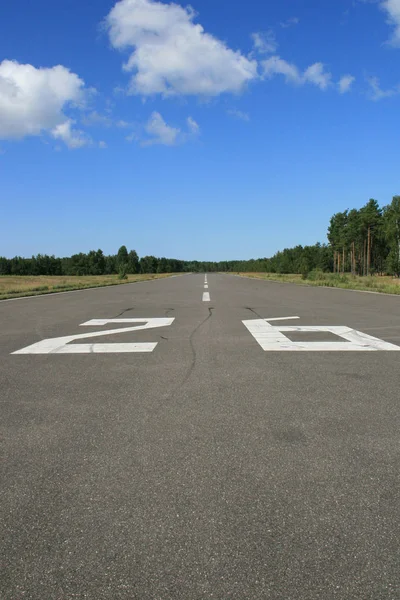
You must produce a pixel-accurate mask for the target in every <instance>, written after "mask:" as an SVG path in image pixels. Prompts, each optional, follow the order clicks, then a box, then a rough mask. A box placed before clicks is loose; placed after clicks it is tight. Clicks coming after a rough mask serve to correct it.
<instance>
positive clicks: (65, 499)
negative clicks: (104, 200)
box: [0, 274, 400, 600]
mask: <svg viewBox="0 0 400 600" xmlns="http://www.w3.org/2000/svg"><path fill="white" fill-rule="evenodd" d="M208 281H209V290H208V291H209V292H210V294H211V302H209V303H206V302H202V294H203V291H204V290H203V287H204V285H203V284H204V275H185V276H182V277H176V278H171V279H164V280H157V281H152V282H147V283H140V284H134V285H124V286H117V287H112V288H106V289H97V290H96V289H94V290H86V291H82V292H75V293H66V294H60V295H56V296H42V297H36V298H27V299H22V300H15V301H10V302H0V323H1V328H0V395H1V402H2V413H1V436H2V447H3V449H2V456H3V461H2V479H1V482H2V483H1V493H2V498H1V545H2V549H1V559H2V560H1V563H2V573H1V583H0V591H1V593H0V597H1V599H2V600H27V599H31V600H64V599H65V600H66V599H68V600H69V599H71V600H72V599H82V600H83V599H89V600H103V599H104V600H105V599H107V600H119V599H123V600H133V599H137V600H175V599H176V600H200V599H208V598H209V599H218V600H227V599H235V600H246V599H249V600H258V599H263V600H264V599H266V600H269V599H271V600H275V599H276V600H277V599H282V600H283V599H284V600H314V599H318V600H320V599H323V600H330V599H340V600H344V599H345V600H347V599H351V600H356V599H360V600H381V599H385V600H389V599H390V600H398V599H399V598H400V527H399V524H400V485H399V482H400V417H399V415H400V386H399V383H400V368H399V367H400V353H397V352H317V353H314V352H313V353H310V352H284V353H275V352H264V351H263V350H262V348H261V347H260V346H259V345H258V343H257V342H256V340H255V339H254V338H253V337H252V335H251V334H250V333H249V331H248V330H247V329H246V327H245V326H244V325H243V323H242V320H248V319H253V318H254V319H257V318H268V317H269V318H271V317H281V316H293V315H298V316H300V317H301V319H300V320H299V321H298V323H297V324H299V325H347V326H349V327H353V328H355V329H357V330H359V331H362V332H364V333H368V334H370V335H373V336H376V337H379V338H380V339H382V340H385V341H388V342H391V343H393V344H397V345H400V298H399V297H390V296H384V295H374V294H366V293H360V292H350V291H345V290H336V289H332V290H331V289H322V288H311V287H302V286H295V285H290V284H280V283H272V282H263V281H257V280H250V279H245V278H238V277H234V276H230V275H214V274H211V275H208ZM121 316H123V317H124V318H129V317H174V318H175V321H174V323H173V324H172V325H171V326H170V327H165V328H161V329H152V330H148V331H139V332H137V333H130V334H119V335H116V336H110V337H104V339H103V338H100V339H98V340H94V341H97V342H101V341H104V342H108V343H111V342H113V341H114V342H132V341H134V342H141V341H143V342H159V343H158V346H157V347H156V349H155V350H154V352H152V353H146V354H83V355H78V354H76V355H74V354H72V355H54V354H53V355H51V354H49V355H12V354H11V353H12V352H14V351H16V350H19V349H21V348H23V347H25V346H28V345H30V344H33V343H35V342H38V341H40V340H42V339H44V338H51V337H58V336H63V335H72V334H74V333H83V332H84V331H86V330H87V329H88V328H83V327H79V326H80V324H81V323H84V322H85V321H88V320H90V319H94V318H117V317H121ZM283 324H284V323H283ZM112 327H115V325H114V326H112ZM112 327H111V326H110V325H108V326H105V327H104V329H105V330H106V329H110V328H112ZM92 329H94V330H101V329H102V328H101V327H94V328H92Z"/></svg>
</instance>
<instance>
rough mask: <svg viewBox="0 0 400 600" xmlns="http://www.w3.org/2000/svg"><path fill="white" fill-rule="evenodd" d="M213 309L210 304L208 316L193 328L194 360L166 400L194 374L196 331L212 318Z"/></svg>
mask: <svg viewBox="0 0 400 600" xmlns="http://www.w3.org/2000/svg"><path fill="white" fill-rule="evenodd" d="M213 310H214V307H212V306H210V307H209V308H208V315H207V317H206V318H205V319H203V321H201V323H199V324H198V325H197V327H195V328H194V329H193V331H192V333H191V334H190V336H189V344H190V349H191V351H192V361H191V363H190V365H189V368H188V370H187V372H186V375H185V376H184V377H183V379H182V381H181V382H180V383H179V384H178V385H177V386H176V388H175V389H174V390H173V391H172V392H170V393H169V394H168V396H167V397H166V400H169V399H170V398H172V397H173V396H174V395H175V394H176V392H177V391H178V390H179V389H181V388H182V387H183V386H184V385H185V383H187V381H188V380H189V379H190V376H191V374H192V372H193V370H194V368H195V366H196V359H197V353H196V349H195V347H194V344H193V338H194V336H195V335H196V333H197V332H198V331H199V330H200V329H201V328H202V327H203V325H205V324H206V323H207V321H208V320H209V319H211V317H212V316H213V312H212V311H213Z"/></svg>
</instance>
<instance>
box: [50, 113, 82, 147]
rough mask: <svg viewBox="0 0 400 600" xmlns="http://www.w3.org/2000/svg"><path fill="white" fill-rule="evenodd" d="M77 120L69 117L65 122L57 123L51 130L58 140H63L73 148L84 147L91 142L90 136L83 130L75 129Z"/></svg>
mask: <svg viewBox="0 0 400 600" xmlns="http://www.w3.org/2000/svg"><path fill="white" fill-rule="evenodd" d="M74 124H75V121H72V120H71V119H68V120H67V121H64V123H60V124H59V125H56V127H54V128H53V129H52V130H51V135H52V136H53V138H54V139H56V140H62V141H63V142H64V143H65V144H66V145H67V146H68V148H70V149H71V150H73V149H75V148H82V147H83V146H87V145H88V144H90V138H89V137H87V136H86V135H85V133H84V132H83V131H80V130H79V129H73V125H74Z"/></svg>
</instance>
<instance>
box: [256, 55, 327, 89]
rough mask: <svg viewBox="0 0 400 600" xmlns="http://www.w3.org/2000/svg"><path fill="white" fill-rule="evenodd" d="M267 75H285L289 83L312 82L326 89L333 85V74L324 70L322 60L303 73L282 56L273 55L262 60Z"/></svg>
mask: <svg viewBox="0 0 400 600" xmlns="http://www.w3.org/2000/svg"><path fill="white" fill-rule="evenodd" d="M262 66H263V69H264V75H265V77H273V76H274V75H283V76H284V77H285V79H286V82H287V83H293V84H296V85H304V84H305V83H312V84H313V85H316V86H317V87H319V88H320V89H321V90H326V89H327V88H328V87H329V86H330V85H331V79H332V75H331V74H330V73H328V72H326V71H325V70H324V65H323V64H322V63H320V62H318V63H314V64H313V65H311V66H309V67H308V68H307V69H306V70H305V71H304V73H302V72H301V71H300V70H299V69H298V67H296V65H294V64H293V63H289V62H287V61H286V60H284V59H283V58H280V56H271V58H268V59H267V60H265V61H263V62H262Z"/></svg>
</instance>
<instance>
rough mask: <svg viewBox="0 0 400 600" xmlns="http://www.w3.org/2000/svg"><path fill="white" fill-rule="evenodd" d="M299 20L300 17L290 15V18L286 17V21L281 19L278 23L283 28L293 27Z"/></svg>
mask: <svg viewBox="0 0 400 600" xmlns="http://www.w3.org/2000/svg"><path fill="white" fill-rule="evenodd" d="M299 22H300V19H299V18H298V17H291V18H290V19H287V20H286V21H282V22H281V23H280V26H281V27H282V28H283V29H287V28H288V27H293V25H298V24H299Z"/></svg>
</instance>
